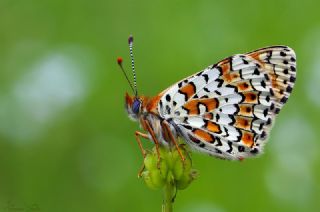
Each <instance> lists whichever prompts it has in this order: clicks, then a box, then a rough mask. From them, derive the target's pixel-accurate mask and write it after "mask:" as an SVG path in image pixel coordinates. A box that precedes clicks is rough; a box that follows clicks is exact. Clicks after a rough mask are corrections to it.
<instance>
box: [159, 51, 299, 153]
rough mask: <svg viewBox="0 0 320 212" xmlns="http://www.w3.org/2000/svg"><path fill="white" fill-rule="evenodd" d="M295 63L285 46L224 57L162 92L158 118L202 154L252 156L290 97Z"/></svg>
mask: <svg viewBox="0 0 320 212" xmlns="http://www.w3.org/2000/svg"><path fill="white" fill-rule="evenodd" d="M295 61H296V57H295V53H294V51H293V50H292V49H290V48H289V47H286V46H272V47H267V48H263V49H259V50H256V51H253V52H250V53H247V54H238V55H234V56H232V57H229V58H226V59H224V60H222V61H220V62H219V63H217V64H214V65H211V66H209V67H208V68H206V69H205V70H203V71H201V72H198V73H196V74H195V75H192V76H190V77H189V78H186V79H184V80H182V81H180V82H178V83H176V84H174V85H173V86H172V87H170V88H169V89H167V90H166V91H164V92H163V93H162V97H161V99H160V101H159V103H158V112H159V115H160V116H161V117H162V118H164V119H166V120H168V121H169V122H170V123H171V124H173V125H174V127H175V128H176V129H177V130H178V132H179V133H180V135H182V136H183V137H184V138H185V140H186V142H188V143H189V144H190V145H191V146H192V147H193V148H195V149H197V150H200V151H201V152H206V153H208V154H210V155H213V156H216V157H219V158H224V159H242V158H246V157H250V156H253V155H256V154H258V153H260V152H261V151H262V149H263V146H264V144H265V142H266V139H267V137H268V134H269V131H270V129H271V126H272V123H273V120H274V118H275V116H276V114H278V113H279V111H280V109H281V108H282V106H283V104H284V103H285V102H286V101H287V99H288V98H289V96H290V93H291V91H292V88H293V86H294V82H295V76H296V62H295Z"/></svg>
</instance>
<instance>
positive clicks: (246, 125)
mask: <svg viewBox="0 0 320 212" xmlns="http://www.w3.org/2000/svg"><path fill="white" fill-rule="evenodd" d="M235 126H236V127H237V128H241V129H244V130H251V129H250V127H251V119H250V118H244V117H239V116H237V117H236V123H235Z"/></svg>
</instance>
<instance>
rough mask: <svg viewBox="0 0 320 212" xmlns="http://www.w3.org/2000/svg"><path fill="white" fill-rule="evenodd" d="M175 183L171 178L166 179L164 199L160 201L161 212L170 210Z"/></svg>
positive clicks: (169, 211) (170, 211)
mask: <svg viewBox="0 0 320 212" xmlns="http://www.w3.org/2000/svg"><path fill="white" fill-rule="evenodd" d="M175 190H176V188H175V184H174V180H173V179H170V178H169V179H168V181H167V183H166V185H165V187H164V197H163V198H164V199H163V202H162V212H172V205H173V202H174V196H175Z"/></svg>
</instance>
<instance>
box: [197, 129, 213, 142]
mask: <svg viewBox="0 0 320 212" xmlns="http://www.w3.org/2000/svg"><path fill="white" fill-rule="evenodd" d="M193 133H194V134H195V135H196V136H198V137H199V138H201V140H204V141H206V142H209V143H213V142H214V137H213V136H212V135H211V134H210V133H207V132H205V131H203V130H199V129H196V130H194V131H193Z"/></svg>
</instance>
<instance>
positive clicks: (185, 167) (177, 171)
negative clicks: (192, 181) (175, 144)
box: [172, 145, 192, 180]
mask: <svg viewBox="0 0 320 212" xmlns="http://www.w3.org/2000/svg"><path fill="white" fill-rule="evenodd" d="M180 151H181V154H182V155H183V157H184V158H185V160H184V161H182V160H181V157H180V154H179V152H178V150H177V149H175V150H174V151H173V152H172V158H173V161H174V165H173V167H172V172H173V175H174V178H175V180H179V179H180V178H181V177H182V175H185V174H188V173H189V171H190V169H191V166H192V161H191V159H190V155H189V153H188V151H187V150H186V149H185V148H184V146H183V145H180Z"/></svg>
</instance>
